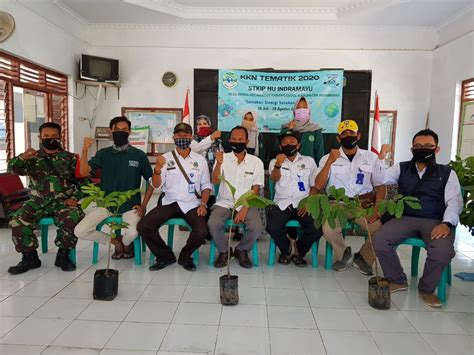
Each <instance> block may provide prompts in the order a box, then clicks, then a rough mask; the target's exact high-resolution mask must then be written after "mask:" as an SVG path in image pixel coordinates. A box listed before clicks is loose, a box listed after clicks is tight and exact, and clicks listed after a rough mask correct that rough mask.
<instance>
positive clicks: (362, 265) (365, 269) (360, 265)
mask: <svg viewBox="0 0 474 355" xmlns="http://www.w3.org/2000/svg"><path fill="white" fill-rule="evenodd" d="M352 267H353V268H356V269H357V270H359V272H360V273H361V274H363V275H367V276H372V275H373V274H374V273H373V272H372V266H370V265H369V264H367V262H366V261H365V260H364V258H363V257H362V255H360V253H355V254H354V259H352Z"/></svg>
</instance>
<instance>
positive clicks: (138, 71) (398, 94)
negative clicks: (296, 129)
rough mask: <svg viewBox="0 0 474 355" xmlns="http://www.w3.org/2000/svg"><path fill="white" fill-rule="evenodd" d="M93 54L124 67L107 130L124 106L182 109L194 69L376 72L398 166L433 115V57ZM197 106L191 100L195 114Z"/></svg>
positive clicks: (104, 114)
mask: <svg viewBox="0 0 474 355" xmlns="http://www.w3.org/2000/svg"><path fill="white" fill-rule="evenodd" d="M91 53H93V54H96V55H99V56H105V57H111V58H117V59H119V60H120V66H121V68H120V71H121V82H122V89H121V93H120V100H117V96H116V94H115V91H114V90H110V91H109V92H108V93H107V100H106V101H104V102H102V103H101V107H100V109H99V111H98V118H97V122H96V124H97V125H98V126H104V125H107V123H108V121H109V120H110V119H111V118H112V117H114V116H116V115H118V114H120V109H121V107H123V106H138V107H140V106H143V107H178V108H182V107H183V103H184V96H185V91H186V88H187V87H189V88H190V89H191V93H192V88H193V69H194V68H214V69H217V68H241V69H245V68H247V69H251V68H264V67H273V68H275V69H318V68H324V67H337V68H345V69H347V70H367V69H370V70H372V73H373V81H372V88H373V90H374V91H375V90H378V93H379V95H380V105H381V109H386V110H398V120H399V121H398V126H397V144H396V153H395V154H396V159H397V160H399V159H408V158H409V157H410V152H409V151H408V148H407V147H408V144H409V141H410V137H411V136H412V135H413V134H414V133H415V132H416V131H417V130H419V129H421V128H423V126H424V121H425V117H426V112H427V111H428V104H429V88H430V74H431V61H432V52H431V51H378V50H373V51H367V50H306V49H304V50H303V49H280V50H278V49H195V48H192V49H190V48H183V49H181V48H117V47H113V48H106V47H102V48H96V47H92V48H91ZM167 70H172V71H174V72H175V73H176V74H177V75H178V85H177V86H176V87H175V88H171V89H169V88H166V87H165V86H163V84H162V83H161V76H162V74H163V73H164V72H165V71H167ZM192 104H193V98H192V96H191V98H190V105H191V113H192V112H193V110H192ZM372 105H373V103H372ZM86 127H87V124H86V123H85V122H76V129H77V135H80V134H81V133H82V132H84V129H85V128H86Z"/></svg>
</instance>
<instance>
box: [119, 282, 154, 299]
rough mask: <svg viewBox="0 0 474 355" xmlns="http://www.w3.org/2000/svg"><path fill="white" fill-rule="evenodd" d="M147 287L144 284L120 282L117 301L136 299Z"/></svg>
mask: <svg viewBox="0 0 474 355" xmlns="http://www.w3.org/2000/svg"><path fill="white" fill-rule="evenodd" d="M146 288H147V285H144V284H122V283H121V284H120V285H119V288H118V294H117V298H116V299H115V300H116V301H136V300H138V299H139V298H140V296H141V295H142V293H143V291H145V289H146Z"/></svg>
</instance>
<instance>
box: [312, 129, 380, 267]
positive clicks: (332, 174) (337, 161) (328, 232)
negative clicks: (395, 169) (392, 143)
mask: <svg viewBox="0 0 474 355" xmlns="http://www.w3.org/2000/svg"><path fill="white" fill-rule="evenodd" d="M337 131H338V136H337V138H336V139H337V141H338V142H339V143H340V144H341V148H340V149H332V150H331V152H330V154H327V155H325V156H324V157H322V158H321V161H320V162H319V168H320V170H319V173H318V176H317V178H316V188H317V189H318V190H323V189H324V187H326V188H329V187H331V186H334V187H335V188H341V187H343V188H344V189H345V191H346V196H348V197H350V198H353V197H355V196H357V195H358V196H359V198H360V200H361V201H363V203H366V204H371V203H374V202H377V201H380V200H383V199H384V198H385V193H386V189H385V187H384V186H383V179H382V172H383V170H385V169H386V167H385V162H384V161H383V160H382V159H383V157H382V155H381V156H380V159H379V158H378V157H377V155H376V154H374V153H372V152H369V151H367V150H364V149H360V148H359V147H358V146H357V143H358V142H359V140H360V138H361V134H360V132H359V127H358V126H357V123H356V122H355V121H352V120H346V121H342V122H341V123H340V124H339V126H338V129H337ZM374 190H375V192H374ZM368 222H369V223H368V227H369V230H370V233H371V234H373V233H374V232H375V231H376V230H377V229H379V228H380V226H381V225H382V224H381V222H380V215H379V214H378V213H375V214H374V215H373V216H371V217H370V218H369V220H368ZM355 223H357V224H358V225H359V227H360V228H361V229H362V230H364V231H366V230H367V228H366V225H365V222H364V220H363V218H358V219H356V220H355ZM342 228H344V226H340V225H339V221H338V220H336V228H335V229H332V228H331V227H330V226H329V224H328V223H327V222H326V223H325V224H324V225H323V234H324V237H325V238H326V239H327V241H328V242H329V243H330V244H331V245H332V247H333V248H334V254H335V256H336V262H335V263H334V265H333V270H335V271H344V270H345V269H346V264H347V262H348V261H349V259H350V257H351V247H348V246H346V242H345V240H344V238H343V236H342ZM374 261H375V256H374V255H373V252H372V248H371V246H370V243H369V241H366V243H365V244H364V245H363V246H362V248H361V249H360V251H359V252H358V253H356V254H355V255H354V260H353V263H352V266H353V267H355V268H357V269H358V270H359V271H360V272H361V273H362V274H365V275H372V267H371V265H372V264H373V263H374Z"/></svg>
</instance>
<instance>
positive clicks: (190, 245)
mask: <svg viewBox="0 0 474 355" xmlns="http://www.w3.org/2000/svg"><path fill="white" fill-rule="evenodd" d="M178 217H180V218H184V220H185V221H186V222H187V223H188V224H189V225H190V226H191V228H192V231H191V233H190V234H189V237H188V240H187V242H186V245H185V246H184V247H183V249H182V250H181V253H180V254H179V258H178V261H179V262H188V261H190V260H192V258H191V256H192V254H193V251H194V250H196V249H198V248H199V247H200V246H201V245H202V244H204V240H205V238H206V235H207V233H208V230H207V223H206V217H200V216H198V215H197V207H196V208H193V209H192V210H189V211H188V213H183V211H181V208H179V205H178V203H177V202H174V203H172V204H170V205H165V206H158V207H155V208H154V209H152V210H151V211H150V212H149V213H148V214H147V215H146V216H145V217H143V218H142V219H141V221H140V222H139V223H138V225H137V231H138V233H139V234H140V235H141V237H142V238H143V240H144V241H145V243H146V245H148V248H150V250H151V251H152V253H153V254H154V255H155V256H156V259H157V260H160V261H166V260H170V259H173V258H174V254H173V250H172V249H171V248H170V247H169V246H167V245H166V243H165V242H164V240H163V238H161V236H160V233H159V231H158V230H159V228H160V226H161V225H162V224H163V223H165V222H166V221H167V220H168V219H170V218H178Z"/></svg>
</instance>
